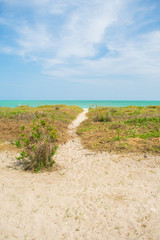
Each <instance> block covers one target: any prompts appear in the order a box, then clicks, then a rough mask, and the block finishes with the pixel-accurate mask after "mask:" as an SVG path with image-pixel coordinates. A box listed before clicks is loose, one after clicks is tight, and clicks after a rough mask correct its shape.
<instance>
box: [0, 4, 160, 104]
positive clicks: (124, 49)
mask: <svg viewBox="0 0 160 240" xmlns="http://www.w3.org/2000/svg"><path fill="white" fill-rule="evenodd" d="M159 13H160V1H159V0H112V1H111V0H90V1H89V0H28V1H25V0H24V1H22V0H0V100H16V99H17V100H21V99H26V100H27V99H28V100H32V99H33V100H36V99H39V100H40V99H41V100H64V99H66V100H72V99H73V100H76V99H77V100H79V99H86V100H89V99H95V100H98V99H102V100H160V90H159V89H160V14H159Z"/></svg>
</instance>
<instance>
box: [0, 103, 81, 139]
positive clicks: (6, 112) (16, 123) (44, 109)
mask: <svg viewBox="0 0 160 240" xmlns="http://www.w3.org/2000/svg"><path fill="white" fill-rule="evenodd" d="M80 112H82V109H81V108H80V107H78V106H66V105H45V106H39V107H29V106H20V107H16V108H8V107H0V142H4V141H13V140H15V139H17V138H18V137H19V135H20V134H21V127H22V126H25V131H26V132H27V131H29V126H30V124H31V123H32V121H33V119H34V118H35V116H36V115H39V116H40V118H41V119H44V120H52V121H53V122H54V125H55V127H56V129H57V134H58V137H57V142H58V143H64V142H66V140H67V139H68V135H67V131H66V130H67V127H68V125H69V123H71V122H72V121H73V120H74V119H75V118H76V116H77V115H78V114H79V113H80Z"/></svg>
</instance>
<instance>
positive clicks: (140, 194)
mask: <svg viewBox="0 0 160 240" xmlns="http://www.w3.org/2000/svg"><path fill="white" fill-rule="evenodd" d="M86 112H87V110H86V109H85V110H84V112H83V113H81V114H80V115H79V116H78V118H77V119H76V120H75V121H74V122H73V123H72V124H71V125H70V126H69V133H70V135H71V139H70V140H69V141H68V142H67V143H66V144H64V145H61V146H60V147H59V149H58V151H57V154H56V156H55V157H54V158H55V160H56V163H57V165H58V166H59V170H57V171H53V172H50V173H39V174H31V173H26V172H23V171H22V170H21V169H19V168H17V169H14V168H13V167H12V166H14V163H15V155H16V153H14V152H9V151H4V152H1V153H0V239H2V240H3V239H9V240H14V239H19V240H23V239H24V240H54V239H56V240H63V239H67V240H72V239H73V240H81V239H82V240H110V239H113V240H119V239H123V240H124V239H129V240H133V239H137V240H139V239H141V240H142V239H145V240H147V239H148V240H149V239H152V240H158V239H160V157H158V156H151V155H147V158H145V157H144V156H143V155H142V156H140V155H139V156H136V155H113V154H109V153H105V152H103V153H94V152H91V151H89V150H86V149H84V148H83V146H82V144H81V140H80V138H79V137H78V136H77V135H76V127H77V126H78V125H79V124H80V123H81V122H82V121H83V120H84V119H85V117H86V116H85V114H86Z"/></svg>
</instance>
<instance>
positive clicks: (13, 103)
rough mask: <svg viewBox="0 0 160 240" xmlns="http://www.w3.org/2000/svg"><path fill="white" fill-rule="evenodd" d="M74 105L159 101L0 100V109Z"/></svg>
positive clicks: (134, 103)
mask: <svg viewBox="0 0 160 240" xmlns="http://www.w3.org/2000/svg"><path fill="white" fill-rule="evenodd" d="M61 104H64V105H76V106H79V107H81V108H89V107H90V106H92V105H94V106H96V105H97V106H104V107H126V106H131V105H132V106H133V105H134V106H144V107H145V106H149V105H151V106H153V105H155V106H157V105H158V106H160V100H158V101H153V100H152V101H150V100H146V101H144V100H143V101H138V100H136V101H132V100H129V101H126V100H123V101H122V100H121V101H118V100H0V107H11V108H14V107H18V106H24V105H29V106H31V107H38V106H43V105H61Z"/></svg>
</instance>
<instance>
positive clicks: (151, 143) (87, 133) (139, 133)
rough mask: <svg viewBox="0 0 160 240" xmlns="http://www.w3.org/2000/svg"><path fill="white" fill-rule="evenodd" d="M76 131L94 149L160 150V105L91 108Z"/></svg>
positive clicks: (120, 150)
mask: <svg viewBox="0 0 160 240" xmlns="http://www.w3.org/2000/svg"><path fill="white" fill-rule="evenodd" d="M77 133H78V134H79V135H80V136H81V138H82V141H83V144H84V146H85V147H87V148H89V149H92V150H95V151H98V150H101V151H109V152H111V151H114V152H151V153H160V106H147V107H137V106H128V107H95V108H90V109H89V113H88V119H87V120H85V121H84V122H83V123H82V124H81V125H80V126H79V128H78V131H77Z"/></svg>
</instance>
